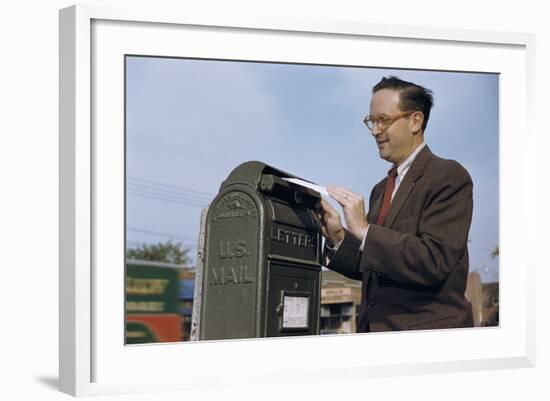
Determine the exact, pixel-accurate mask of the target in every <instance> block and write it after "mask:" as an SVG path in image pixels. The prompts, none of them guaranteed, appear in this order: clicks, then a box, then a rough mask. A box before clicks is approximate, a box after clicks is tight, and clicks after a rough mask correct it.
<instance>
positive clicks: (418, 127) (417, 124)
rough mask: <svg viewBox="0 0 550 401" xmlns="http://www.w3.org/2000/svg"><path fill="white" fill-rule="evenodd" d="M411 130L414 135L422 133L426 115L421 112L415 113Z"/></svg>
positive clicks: (412, 117)
mask: <svg viewBox="0 0 550 401" xmlns="http://www.w3.org/2000/svg"><path fill="white" fill-rule="evenodd" d="M410 121H411V130H412V132H413V134H418V133H420V132H422V124H423V123H424V113H422V112H421V111H415V112H414V113H413V114H412V115H411V119H410Z"/></svg>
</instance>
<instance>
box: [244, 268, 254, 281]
mask: <svg viewBox="0 0 550 401" xmlns="http://www.w3.org/2000/svg"><path fill="white" fill-rule="evenodd" d="M241 272H242V277H243V279H242V281H241V282H242V283H243V284H247V283H253V282H254V279H253V278H252V277H248V276H247V275H246V274H247V273H248V266H247V265H244V266H241Z"/></svg>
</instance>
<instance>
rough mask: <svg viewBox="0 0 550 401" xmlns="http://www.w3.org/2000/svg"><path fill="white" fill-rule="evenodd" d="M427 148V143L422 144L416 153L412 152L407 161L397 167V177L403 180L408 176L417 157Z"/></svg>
mask: <svg viewBox="0 0 550 401" xmlns="http://www.w3.org/2000/svg"><path fill="white" fill-rule="evenodd" d="M425 146H426V143H425V142H422V143H421V144H420V145H418V146H417V147H416V149H415V150H414V152H412V153H411V154H410V155H409V157H407V158H406V159H405V161H404V162H403V163H401V164H400V165H398V166H397V176H398V177H400V178H403V176H404V175H405V174H407V171H408V170H409V167H410V166H411V164H412V162H413V161H414V159H416V156H418V154H419V153H420V151H421V150H422V149H424V147H425Z"/></svg>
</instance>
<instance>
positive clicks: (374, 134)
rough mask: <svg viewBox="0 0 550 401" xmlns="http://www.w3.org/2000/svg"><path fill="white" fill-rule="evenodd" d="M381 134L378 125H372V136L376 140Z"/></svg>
mask: <svg viewBox="0 0 550 401" xmlns="http://www.w3.org/2000/svg"><path fill="white" fill-rule="evenodd" d="M381 132H382V130H381V129H380V128H379V127H378V124H374V127H372V136H374V137H375V138H376V137H377V136H378V134H380V133H381Z"/></svg>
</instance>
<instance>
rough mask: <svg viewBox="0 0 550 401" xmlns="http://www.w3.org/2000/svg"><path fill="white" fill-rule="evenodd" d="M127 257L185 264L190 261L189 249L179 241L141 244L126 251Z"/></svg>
mask: <svg viewBox="0 0 550 401" xmlns="http://www.w3.org/2000/svg"><path fill="white" fill-rule="evenodd" d="M126 258H127V259H139V260H149V261H153V262H164V263H173V264H176V265H187V264H189V263H191V258H190V257H189V249H187V248H184V247H183V245H182V244H181V243H180V242H176V243H172V241H171V240H170V241H168V242H164V243H162V242H159V243H158V244H157V245H154V244H153V245H150V244H142V245H139V246H137V247H136V248H129V249H128V250H127V251H126Z"/></svg>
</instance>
